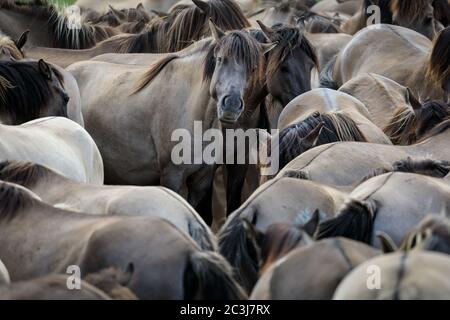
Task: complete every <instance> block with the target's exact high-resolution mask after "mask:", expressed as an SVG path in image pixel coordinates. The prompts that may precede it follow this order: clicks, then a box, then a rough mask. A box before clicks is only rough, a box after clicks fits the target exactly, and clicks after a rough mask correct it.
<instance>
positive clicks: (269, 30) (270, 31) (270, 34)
mask: <svg viewBox="0 0 450 320" xmlns="http://www.w3.org/2000/svg"><path fill="white" fill-rule="evenodd" d="M256 22H257V23H258V25H259V27H260V28H261V31H262V32H263V34H264V36H265V37H266V39H267V40H269V41H270V42H272V41H274V40H275V31H273V29H272V28H269V27H268V26H266V25H265V24H264V23H262V21H260V20H256Z"/></svg>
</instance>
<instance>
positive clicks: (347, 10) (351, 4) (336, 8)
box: [311, 0, 362, 16]
mask: <svg viewBox="0 0 450 320" xmlns="http://www.w3.org/2000/svg"><path fill="white" fill-rule="evenodd" d="M361 3H362V0H344V1H342V0H322V1H319V2H317V4H315V5H314V6H312V7H311V11H314V12H338V13H343V14H346V15H350V16H352V15H354V14H356V13H357V11H358V9H359V8H360V7H361Z"/></svg>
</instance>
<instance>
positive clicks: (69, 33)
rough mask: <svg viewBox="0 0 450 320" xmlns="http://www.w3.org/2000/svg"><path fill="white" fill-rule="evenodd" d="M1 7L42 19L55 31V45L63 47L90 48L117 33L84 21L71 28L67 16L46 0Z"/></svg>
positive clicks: (1, 4) (0, 6) (9, 1)
mask: <svg viewBox="0 0 450 320" xmlns="http://www.w3.org/2000/svg"><path fill="white" fill-rule="evenodd" d="M0 9H7V10H12V11H15V12H18V13H21V14H24V15H27V16H30V18H32V19H36V20H42V21H44V23H46V24H47V25H48V26H49V27H50V29H51V30H52V32H53V38H54V47H56V48H63V49H88V48H91V47H93V46H94V45H95V44H96V43H97V42H99V41H102V40H104V39H107V38H109V37H111V36H112V35H114V34H115V32H114V30H113V29H112V28H110V27H105V26H101V25H94V24H90V23H82V25H81V28H80V29H74V28H69V27H68V23H69V20H68V18H67V17H65V16H63V15H61V14H59V12H58V10H57V9H56V8H55V7H54V6H53V5H50V4H49V3H48V2H47V1H46V0H32V1H25V2H24V1H12V0H4V1H1V2H0Z"/></svg>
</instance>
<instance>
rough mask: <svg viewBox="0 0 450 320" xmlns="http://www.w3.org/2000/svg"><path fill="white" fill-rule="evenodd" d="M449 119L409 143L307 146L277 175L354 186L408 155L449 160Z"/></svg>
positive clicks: (353, 143)
mask: <svg viewBox="0 0 450 320" xmlns="http://www.w3.org/2000/svg"><path fill="white" fill-rule="evenodd" d="M449 128H450V120H445V121H443V122H442V123H440V124H438V125H437V126H436V127H434V128H432V129H430V130H429V132H428V133H427V134H426V135H425V136H424V137H422V138H421V139H420V140H419V141H417V142H416V143H415V144H413V145H408V146H393V145H382V144H372V143H363V142H340V143H332V144H327V145H323V146H319V147H316V148H314V149H311V150H309V151H307V152H305V153H303V154H302V155H300V156H299V157H297V158H295V159H294V160H292V161H291V162H290V163H289V164H288V165H287V166H286V167H284V168H283V169H282V170H281V171H280V172H279V173H278V175H277V176H278V177H281V176H284V175H285V174H291V173H292V172H296V173H297V174H298V175H300V176H302V177H304V178H305V179H310V180H313V181H316V182H320V183H323V184H327V185H330V186H346V187H350V186H355V185H357V184H358V183H359V182H360V181H362V180H363V179H364V178H365V177H367V176H368V175H370V174H372V173H373V172H374V170H377V169H383V168H384V169H390V168H391V167H392V165H393V164H394V163H395V162H397V161H401V160H404V159H407V158H408V157H410V158H413V159H418V160H420V159H423V158H424V157H429V158H430V159H432V160H444V161H450V154H449V153H448V151H447V147H446V145H447V144H446V143H447V140H448V139H449V134H450V131H449V130H448V129H449Z"/></svg>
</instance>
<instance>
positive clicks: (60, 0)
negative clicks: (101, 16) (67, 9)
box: [48, 0, 77, 6]
mask: <svg viewBox="0 0 450 320" xmlns="http://www.w3.org/2000/svg"><path fill="white" fill-rule="evenodd" d="M76 1H77V0H48V2H50V3H53V4H56V5H58V6H70V5H72V4H74V3H75V2H76Z"/></svg>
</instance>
